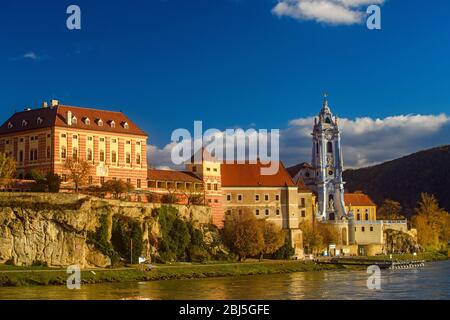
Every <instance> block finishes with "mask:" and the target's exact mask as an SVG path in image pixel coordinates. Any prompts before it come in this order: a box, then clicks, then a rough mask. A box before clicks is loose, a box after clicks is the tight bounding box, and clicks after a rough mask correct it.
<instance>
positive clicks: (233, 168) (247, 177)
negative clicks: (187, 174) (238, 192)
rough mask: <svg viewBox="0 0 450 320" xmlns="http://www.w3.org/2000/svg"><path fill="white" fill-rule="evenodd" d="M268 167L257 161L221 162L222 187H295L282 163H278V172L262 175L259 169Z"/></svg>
mask: <svg viewBox="0 0 450 320" xmlns="http://www.w3.org/2000/svg"><path fill="white" fill-rule="evenodd" d="M264 167H268V166H266V165H263V164H262V163H261V162H259V161H258V163H256V164H250V163H245V164H239V163H232V164H227V163H225V164H222V165H221V169H220V170H221V173H222V186H223V187H295V184H294V182H293V181H292V178H291V176H290V175H289V173H288V172H287V170H286V168H285V167H284V165H283V163H282V162H280V163H279V169H278V172H277V173H276V174H274V175H262V174H261V169H262V168H264Z"/></svg>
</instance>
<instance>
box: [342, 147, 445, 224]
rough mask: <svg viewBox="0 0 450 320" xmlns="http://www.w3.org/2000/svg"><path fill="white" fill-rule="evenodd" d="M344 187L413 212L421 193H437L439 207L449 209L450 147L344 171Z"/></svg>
mask: <svg viewBox="0 0 450 320" xmlns="http://www.w3.org/2000/svg"><path fill="white" fill-rule="evenodd" d="M344 181H345V182H346V185H345V189H346V190H347V191H349V192H354V191H356V190H361V191H363V192H364V193H367V194H368V195H369V196H370V197H371V198H372V199H373V200H374V201H375V202H376V203H377V204H378V205H380V204H381V203H382V202H383V200H385V199H392V200H396V201H398V202H400V203H401V205H402V207H403V208H404V210H405V212H406V213H407V214H408V215H409V214H412V213H413V211H414V208H415V207H416V206H417V202H418V200H419V197H420V194H421V193H422V192H427V193H430V194H433V195H435V196H436V198H437V199H438V200H439V204H440V206H441V207H442V208H444V209H446V210H447V211H450V146H448V145H447V146H441V147H437V148H434V149H430V150H425V151H420V152H417V153H414V154H412V155H409V156H406V157H403V158H400V159H396V160H393V161H389V162H385V163H383V164H380V165H376V166H373V167H368V168H362V169H356V170H346V171H345V172H344Z"/></svg>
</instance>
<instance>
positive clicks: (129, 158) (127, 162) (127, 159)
mask: <svg viewBox="0 0 450 320" xmlns="http://www.w3.org/2000/svg"><path fill="white" fill-rule="evenodd" d="M125 162H126V164H130V163H131V154H130V153H129V152H127V154H126V156H125Z"/></svg>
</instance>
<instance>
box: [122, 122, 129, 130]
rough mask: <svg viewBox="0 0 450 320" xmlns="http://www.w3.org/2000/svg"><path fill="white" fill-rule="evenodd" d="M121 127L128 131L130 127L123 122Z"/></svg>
mask: <svg viewBox="0 0 450 320" xmlns="http://www.w3.org/2000/svg"><path fill="white" fill-rule="evenodd" d="M123 127H124V128H125V129H127V130H128V129H129V128H130V125H129V124H128V122H124V123H123Z"/></svg>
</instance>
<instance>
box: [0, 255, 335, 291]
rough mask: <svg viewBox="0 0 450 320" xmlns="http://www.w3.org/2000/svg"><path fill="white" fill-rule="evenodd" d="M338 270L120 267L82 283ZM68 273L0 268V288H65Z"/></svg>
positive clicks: (294, 264)
mask: <svg viewBox="0 0 450 320" xmlns="http://www.w3.org/2000/svg"><path fill="white" fill-rule="evenodd" d="M333 269H342V267H340V266H328V265H317V264H315V263H313V262H300V261H277V262H272V261H270V262H269V261H268V262H262V263H261V262H249V263H227V264H205V265H201V264H197V265H196V264H183V265H173V266H167V265H161V266H157V267H156V268H155V269H153V270H151V271H141V270H139V268H133V267H129V268H121V269H111V270H107V269H105V270H95V271H82V274H81V279H82V283H83V284H95V283H104V282H136V281H154V280H167V279H191V278H208V277H228V276H243V275H264V274H277V273H278V274H279V273H291V272H304V271H321V270H333ZM67 277H68V274H67V273H66V272H65V270H62V269H60V270H57V269H56V270H55V269H46V270H44V269H40V270H25V269H22V270H20V269H17V268H16V269H15V270H9V271H4V272H2V271H1V269H0V286H39V285H66V280H67Z"/></svg>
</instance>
